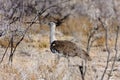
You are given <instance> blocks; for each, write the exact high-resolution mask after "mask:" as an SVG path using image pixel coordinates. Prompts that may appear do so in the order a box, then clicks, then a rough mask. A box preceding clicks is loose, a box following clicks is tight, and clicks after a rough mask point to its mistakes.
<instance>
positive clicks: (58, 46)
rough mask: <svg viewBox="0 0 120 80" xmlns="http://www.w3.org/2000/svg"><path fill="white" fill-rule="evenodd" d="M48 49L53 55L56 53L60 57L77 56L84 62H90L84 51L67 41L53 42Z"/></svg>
mask: <svg viewBox="0 0 120 80" xmlns="http://www.w3.org/2000/svg"><path fill="white" fill-rule="evenodd" d="M50 49H51V51H52V52H53V53H57V54H59V55H62V56H65V57H67V56H71V57H75V56H78V57H80V58H82V59H85V60H89V61H90V60H91V58H90V56H89V55H88V54H87V52H86V51H84V50H83V49H81V48H79V47H78V46H77V45H76V44H75V43H73V42H71V41H67V40H55V41H53V42H52V43H51V45H50Z"/></svg>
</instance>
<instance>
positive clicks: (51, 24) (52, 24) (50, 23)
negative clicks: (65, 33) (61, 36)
mask: <svg viewBox="0 0 120 80" xmlns="http://www.w3.org/2000/svg"><path fill="white" fill-rule="evenodd" d="M48 25H49V26H50V27H53V26H54V27H55V26H56V24H55V22H49V23H48Z"/></svg>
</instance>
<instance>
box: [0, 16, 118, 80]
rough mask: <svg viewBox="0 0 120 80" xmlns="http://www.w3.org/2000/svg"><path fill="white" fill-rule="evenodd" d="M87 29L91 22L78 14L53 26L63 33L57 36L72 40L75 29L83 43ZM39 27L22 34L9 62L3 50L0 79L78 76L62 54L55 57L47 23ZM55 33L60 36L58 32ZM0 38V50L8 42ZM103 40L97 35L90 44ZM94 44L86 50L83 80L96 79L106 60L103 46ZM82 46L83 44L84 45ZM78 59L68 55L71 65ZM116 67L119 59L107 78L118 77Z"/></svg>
mask: <svg viewBox="0 0 120 80" xmlns="http://www.w3.org/2000/svg"><path fill="white" fill-rule="evenodd" d="M39 26H40V25H37V26H36V25H34V26H33V27H39ZM72 26H74V27H72ZM68 27H69V30H68ZM85 27H86V28H85ZM91 29H92V24H91V23H90V22H89V20H88V18H86V17H80V18H78V19H75V20H73V19H71V20H68V21H67V22H66V23H64V24H63V25H62V26H59V27H58V28H57V30H58V31H59V32H61V33H63V35H62V36H61V37H57V38H58V39H67V40H72V39H73V37H74V36H73V35H72V34H73V32H74V31H76V33H77V34H78V35H79V34H82V36H79V38H80V39H81V40H83V42H84V43H82V42H81V44H82V45H84V44H85V43H86V45H87V38H88V35H89V31H90V30H91ZM36 30H37V29H36ZM42 30H44V32H32V29H30V32H29V33H30V34H27V35H26V37H25V38H24V40H23V41H22V43H21V44H20V45H19V47H18V48H17V50H16V53H15V55H14V58H13V62H12V66H11V65H10V64H7V63H8V55H9V51H8V52H7V55H6V57H5V58H4V61H3V62H2V64H1V66H0V79H1V80H82V79H81V74H80V71H79V68H78V67H72V66H70V67H68V66H67V64H68V62H67V59H66V58H63V57H61V58H60V60H59V61H57V58H56V55H54V54H52V53H51V52H50V50H49V28H48V27H47V26H41V27H40V31H42ZM100 32H103V33H104V31H103V29H100ZM112 32H114V30H113V29H112V30H110V33H111V34H112ZM57 36H60V34H58V35H57ZM69 36H72V37H69ZM5 39H6V38H5ZM76 39H78V38H76ZM109 41H111V43H113V45H110V47H113V46H114V40H113V39H112V40H111V38H110V40H109ZM0 42H1V46H2V47H1V49H0V50H1V52H2V53H3V52H4V50H5V48H6V45H8V43H7V42H6V41H5V40H4V39H3V38H1V39H0ZM104 43H105V37H104V36H101V37H99V38H98V39H97V40H96V41H95V42H94V46H95V45H98V46H101V47H103V46H104V45H103V44H104ZM77 44H79V43H77ZM119 44H120V42H119ZM119 44H118V45H119ZM3 45H4V47H3ZM98 46H97V47H92V48H91V50H90V56H91V58H92V61H91V62H88V63H87V66H88V68H87V72H86V75H85V80H93V79H94V78H96V79H100V78H101V75H102V73H103V70H104V67H105V65H106V64H105V63H104V62H105V61H106V56H107V52H106V50H104V48H103V49H102V48H100V47H98ZM84 47H86V46H85V45H84ZM111 50H112V53H114V50H113V49H112V48H111ZM2 53H1V54H2ZM113 55H114V54H111V56H110V57H111V60H112V56H113ZM1 56H2V55H1ZM81 61H82V60H81V59H79V58H78V57H75V58H70V64H71V65H76V64H79V65H81ZM111 62H112V61H111ZM111 62H110V64H109V68H108V72H109V70H110V67H111ZM119 67H120V63H119V62H116V64H115V69H114V71H113V75H112V77H111V80H119V78H120V76H119V75H118V74H120V72H119ZM108 72H107V74H106V75H105V76H106V77H107V76H108ZM105 80H106V79H105Z"/></svg>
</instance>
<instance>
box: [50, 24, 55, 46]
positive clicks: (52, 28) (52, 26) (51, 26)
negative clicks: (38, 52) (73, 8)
mask: <svg viewBox="0 0 120 80" xmlns="http://www.w3.org/2000/svg"><path fill="white" fill-rule="evenodd" d="M55 28H56V25H55V23H53V22H51V23H50V44H51V43H52V42H53V41H54V40H56V38H55Z"/></svg>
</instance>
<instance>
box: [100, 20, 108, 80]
mask: <svg viewBox="0 0 120 80" xmlns="http://www.w3.org/2000/svg"><path fill="white" fill-rule="evenodd" d="M99 21H100V23H101V25H102V27H103V29H104V31H105V47H106V50H107V63H106V66H105V69H104V72H103V74H102V77H101V79H100V80H103V79H104V76H105V74H106V71H107V69H108V64H109V58H110V51H109V48H108V27H105V26H104V24H103V22H102V21H101V19H100V18H99Z"/></svg>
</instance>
